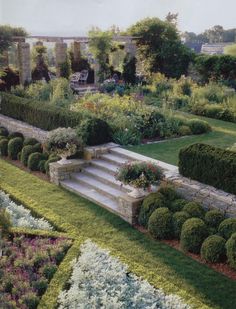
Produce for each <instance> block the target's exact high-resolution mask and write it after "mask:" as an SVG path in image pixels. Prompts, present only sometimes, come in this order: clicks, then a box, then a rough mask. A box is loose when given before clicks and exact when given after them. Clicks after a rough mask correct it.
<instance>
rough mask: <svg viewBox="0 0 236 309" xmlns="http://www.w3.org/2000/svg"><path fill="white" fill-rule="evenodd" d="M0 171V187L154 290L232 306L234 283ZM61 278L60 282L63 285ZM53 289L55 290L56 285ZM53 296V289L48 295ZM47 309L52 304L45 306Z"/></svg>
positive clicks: (59, 192) (8, 170)
mask: <svg viewBox="0 0 236 309" xmlns="http://www.w3.org/2000/svg"><path fill="white" fill-rule="evenodd" d="M0 174H1V181H0V185H1V187H2V188H3V190H4V187H6V186H8V188H9V187H13V188H17V191H15V198H18V194H20V197H21V201H22V203H23V204H27V203H28V202H30V201H37V203H33V205H31V207H33V208H35V211H39V209H37V207H39V205H40V211H39V213H40V214H41V215H44V217H45V218H46V219H49V218H48V217H47V216H48V215H52V214H53V215H55V218H57V219H56V220H59V219H58V217H60V220H61V224H64V222H67V224H68V229H67V227H65V231H67V232H68V234H69V235H71V236H72V237H75V238H76V237H79V238H81V239H84V240H85V239H87V238H90V239H91V240H92V241H94V242H96V243H97V244H98V245H100V246H102V247H104V248H107V249H109V250H111V253H112V254H113V255H115V256H118V257H120V259H121V261H123V262H125V263H126V264H128V266H129V269H130V271H131V272H133V273H135V274H137V275H138V276H142V277H143V278H145V279H147V280H148V281H149V282H150V283H151V284H153V285H154V286H155V287H156V288H163V290H164V291H165V292H166V293H174V294H178V295H179V296H181V297H182V298H183V299H184V300H185V301H186V302H188V303H189V304H191V305H192V306H193V308H225V309H226V308H227V309H231V308H232V309H234V308H235V303H236V282H235V281H232V280H230V279H228V278H226V277H225V276H223V275H221V274H219V273H217V272H215V271H214V270H212V269H210V268H208V267H207V266H205V265H202V264H200V263H198V262H196V261H194V260H192V259H191V258H189V257H187V256H185V255H184V254H183V253H181V252H179V251H176V250H175V249H173V248H171V247H169V246H167V245H165V244H163V243H161V242H158V241H155V240H153V239H151V238H149V237H148V235H144V234H142V233H140V232H139V231H137V230H135V229H134V228H132V227H131V226H130V225H129V224H127V223H126V222H124V221H122V220H121V219H120V218H118V217H116V216H115V215H113V214H111V213H109V212H108V211H106V210H105V209H102V208H101V207H99V206H97V205H95V204H93V203H91V202H88V201H87V200H85V199H83V198H80V197H78V196H76V195H74V194H72V193H69V192H67V191H65V190H63V189H61V188H59V187H57V186H55V185H53V184H50V183H47V182H44V181H42V180H41V179H38V178H36V177H35V176H33V175H31V174H28V173H26V172H23V171H22V170H20V169H18V168H16V167H14V166H12V165H10V164H9V163H7V162H5V161H2V160H0ZM26 194H27V195H26ZM48 210H50V212H48ZM59 223H60V222H58V224H59ZM59 226H60V224H59ZM72 230H73V233H72ZM75 251H76V250H75ZM77 253H79V250H78V252H77ZM75 255H76V253H75ZM68 260H69V258H68ZM64 261H66V260H64ZM64 261H63V262H64ZM65 263H66V262H65ZM63 265H65V264H63ZM67 267H70V266H69V265H67ZM67 269H69V268H67ZM58 276H59V275H58ZM65 280H66V279H63V280H62V281H63V284H64V283H65ZM52 282H54V281H52ZM60 284H62V283H60ZM55 286H56V284H55ZM49 288H50V287H49ZM55 291H59V289H57V288H56V287H55ZM48 293H49V292H48ZM48 293H46V294H45V295H48ZM56 294H57V292H55V293H53V295H54V296H53V297H55V295H56ZM45 297H46V296H45ZM48 301H50V302H54V303H55V299H54V300H53V299H51V300H50V297H49V298H48ZM46 304H47V303H46ZM44 308H46V307H44ZM47 308H48V309H50V308H53V307H52V306H51V304H50V305H48V307H47Z"/></svg>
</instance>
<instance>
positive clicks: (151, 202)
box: [138, 192, 165, 227]
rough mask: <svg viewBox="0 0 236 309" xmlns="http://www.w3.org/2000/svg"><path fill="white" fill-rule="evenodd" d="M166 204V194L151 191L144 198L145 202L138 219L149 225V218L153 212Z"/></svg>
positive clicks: (144, 224)
mask: <svg viewBox="0 0 236 309" xmlns="http://www.w3.org/2000/svg"><path fill="white" fill-rule="evenodd" d="M164 206H165V198H164V196H163V195H162V194H161V193H159V192H155V193H151V194H149V195H148V196H147V197H145V199H144V200H143V203H142V205H141V207H140V212H139V217H138V221H139V224H141V225H143V226H145V227H147V225H148V220H149V218H150V216H151V214H152V213H153V211H154V210H156V209H157V208H160V207H164Z"/></svg>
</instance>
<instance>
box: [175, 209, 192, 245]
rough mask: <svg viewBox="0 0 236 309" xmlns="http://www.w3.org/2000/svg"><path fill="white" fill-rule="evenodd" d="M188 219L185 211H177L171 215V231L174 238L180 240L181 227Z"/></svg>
mask: <svg viewBox="0 0 236 309" xmlns="http://www.w3.org/2000/svg"><path fill="white" fill-rule="evenodd" d="M189 218H190V215H189V214H188V213H187V212H186V211H177V212H175V213H174V214H173V230H174V237H175V238H177V239H179V238H180V234H181V230H182V226H183V224H184V222H185V221H187V220H188V219H189Z"/></svg>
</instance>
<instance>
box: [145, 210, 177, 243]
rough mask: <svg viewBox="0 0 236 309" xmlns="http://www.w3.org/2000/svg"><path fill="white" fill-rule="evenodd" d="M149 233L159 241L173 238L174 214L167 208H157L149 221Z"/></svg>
mask: <svg viewBox="0 0 236 309" xmlns="http://www.w3.org/2000/svg"><path fill="white" fill-rule="evenodd" d="M148 231H149V232H150V234H151V235H152V236H153V237H155V238H158V239H171V238H172V237H173V225H172V213H171V212H170V211H169V209H168V208H167V207H161V208H157V209H156V210H155V211H154V212H153V213H152V215H151V216H150V218H149V220H148Z"/></svg>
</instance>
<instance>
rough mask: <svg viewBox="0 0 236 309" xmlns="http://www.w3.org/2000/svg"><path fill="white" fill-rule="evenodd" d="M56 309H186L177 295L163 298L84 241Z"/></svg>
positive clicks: (126, 269) (114, 259)
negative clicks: (67, 285) (67, 288)
mask: <svg viewBox="0 0 236 309" xmlns="http://www.w3.org/2000/svg"><path fill="white" fill-rule="evenodd" d="M58 304H59V309H80V308H81V309H99V308H103V309H121V308H122V309H126V308H131V309H132V308H133V309H144V308H145V309H154V308H160V309H189V308H190V307H189V306H188V305H186V304H185V303H183V301H182V300H181V299H180V298H179V297H178V296H176V295H165V294H164V293H163V291H162V290H161V289H155V288H154V287H152V286H151V285H150V284H149V283H148V282H147V281H145V280H142V279H140V278H138V277H137V276H136V275H134V274H131V273H129V271H128V266H127V265H125V264H123V263H121V262H120V261H119V260H118V259H117V258H114V257H112V256H110V255H109V251H107V250H104V249H101V248H99V247H98V246H97V245H96V244H94V243H92V242H91V241H90V240H87V241H86V242H85V243H84V244H83V245H82V246H81V255H80V257H79V259H78V261H73V272H72V276H71V278H70V289H69V290H67V291H66V290H65V291H62V292H61V293H60V295H59V298H58Z"/></svg>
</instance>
